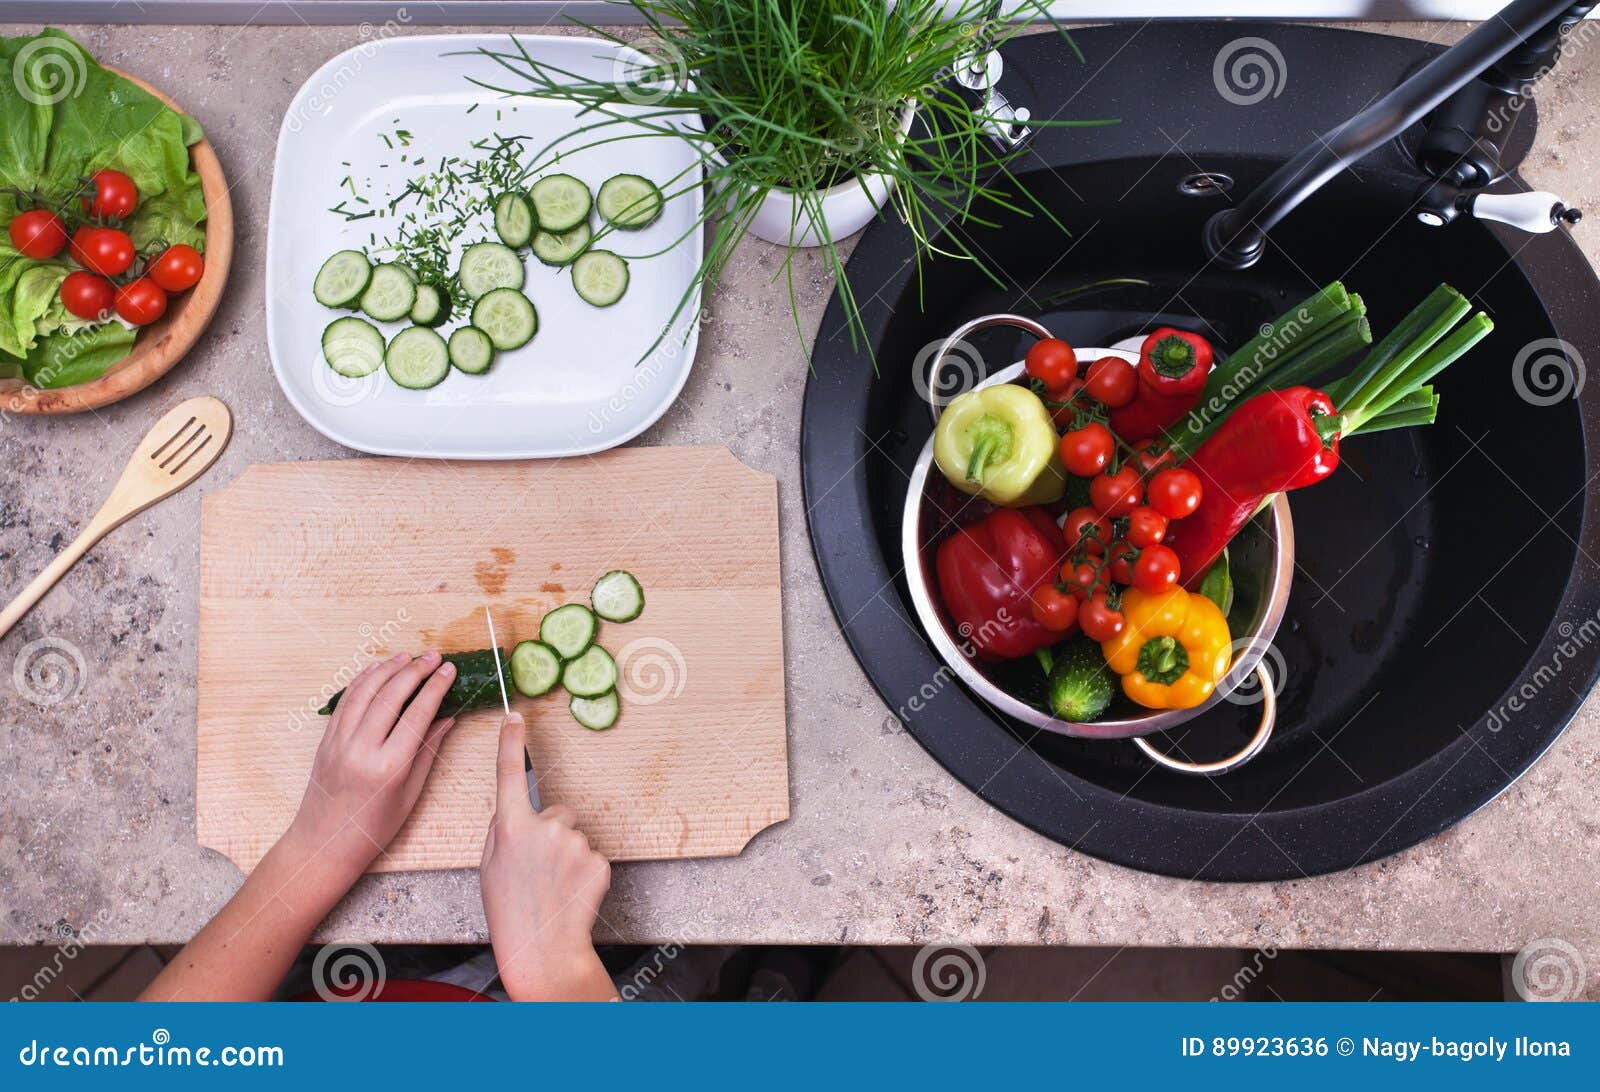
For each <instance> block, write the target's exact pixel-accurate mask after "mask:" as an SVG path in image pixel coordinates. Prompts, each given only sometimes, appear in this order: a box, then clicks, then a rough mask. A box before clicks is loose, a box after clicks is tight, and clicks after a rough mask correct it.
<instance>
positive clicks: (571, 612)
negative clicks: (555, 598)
mask: <svg viewBox="0 0 1600 1092" xmlns="http://www.w3.org/2000/svg"><path fill="white" fill-rule="evenodd" d="M599 628H600V623H599V622H597V621H595V617H594V612H593V611H591V610H590V609H589V608H588V607H586V606H584V605H583V604H581V603H568V604H567V605H566V606H564V607H557V608H556V609H555V610H553V611H551V612H550V613H549V614H547V615H545V616H544V618H543V620H541V621H540V622H539V640H541V641H543V642H544V643H545V644H547V645H549V646H550V647H551V648H553V649H555V650H556V655H558V656H560V657H561V658H562V659H563V660H575V659H577V658H578V657H579V656H581V655H582V654H583V652H584V650H585V649H587V648H588V647H589V646H590V645H592V644H594V635H595V632H596V631H597V630H599Z"/></svg>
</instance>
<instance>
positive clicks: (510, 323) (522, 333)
mask: <svg viewBox="0 0 1600 1092" xmlns="http://www.w3.org/2000/svg"><path fill="white" fill-rule="evenodd" d="M472 325H474V326H476V327H477V328H478V329H480V330H482V331H483V332H484V333H486V334H488V335H489V341H490V343H492V344H493V345H494V347H495V348H496V349H520V348H522V347H523V346H524V345H526V344H527V343H528V342H530V341H532V340H533V335H534V334H535V333H537V332H538V329H539V312H538V311H535V310H534V308H533V301H532V300H530V299H528V297H527V296H524V295H523V294H522V293H521V292H518V291H517V290H516V289H513V288H496V289H495V290H494V291H493V292H489V293H487V294H486V295H485V296H484V297H483V298H482V299H480V300H479V301H478V302H477V303H475V304H473V305H472Z"/></svg>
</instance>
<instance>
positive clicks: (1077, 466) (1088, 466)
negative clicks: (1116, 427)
mask: <svg viewBox="0 0 1600 1092" xmlns="http://www.w3.org/2000/svg"><path fill="white" fill-rule="evenodd" d="M1116 453H1117V438H1116V437H1115V436H1113V435H1111V430H1110V429H1108V428H1106V426H1104V425H1102V424H1101V423H1100V422H1099V421H1090V422H1089V423H1088V424H1087V425H1084V426H1083V427H1082V428H1075V429H1072V430H1071V431H1070V432H1067V433H1065V434H1064V435H1063V436H1062V437H1061V462H1062V464H1063V465H1064V466H1065V467H1066V468H1067V470H1068V471H1069V472H1071V473H1073V474H1076V475H1077V476H1078V477H1080V478H1092V477H1094V476H1095V475H1096V474H1098V473H1100V472H1101V471H1102V470H1104V469H1105V468H1106V464H1107V463H1109V462H1110V461H1111V456H1113V455H1115V454H1116Z"/></svg>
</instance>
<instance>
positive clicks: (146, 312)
mask: <svg viewBox="0 0 1600 1092" xmlns="http://www.w3.org/2000/svg"><path fill="white" fill-rule="evenodd" d="M166 313H167V294H166V293H165V292H163V291H161V286H160V285H158V284H156V282H155V281H153V280H151V279H150V278H149V277H140V278H138V279H137V280H132V281H129V282H128V283H127V284H125V285H123V286H122V287H121V288H119V289H117V315H118V316H119V317H121V318H122V320H123V321H124V322H127V323H129V324H130V325H133V326H149V325H150V324H151V323H152V322H154V321H155V320H156V319H158V318H160V317H161V316H162V315H164V314H166Z"/></svg>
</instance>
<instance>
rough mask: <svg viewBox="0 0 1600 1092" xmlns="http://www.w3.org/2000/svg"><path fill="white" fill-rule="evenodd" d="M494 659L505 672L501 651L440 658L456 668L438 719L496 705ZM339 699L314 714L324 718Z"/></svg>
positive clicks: (505, 660) (504, 656) (497, 682)
mask: <svg viewBox="0 0 1600 1092" xmlns="http://www.w3.org/2000/svg"><path fill="white" fill-rule="evenodd" d="M496 655H498V656H499V657H500V667H501V669H502V670H505V671H509V670H510V668H509V666H508V665H509V664H510V662H511V657H510V655H509V654H508V653H507V652H506V651H505V650H504V649H497V648H480V649H474V650H473V651H471V652H447V653H445V654H444V656H443V657H442V659H444V660H445V661H446V662H447V663H452V664H455V665H456V681H455V682H453V683H451V684H450V689H449V690H446V691H445V693H444V701H442V702H440V703H439V716H440V717H441V718H443V717H453V716H455V715H456V714H458V713H465V712H468V711H469V710H472V709H487V708H488V707H489V706H491V705H499V704H500V679H499V676H498V675H496V673H495V662H494V661H495V656H496ZM342 697H344V691H343V690H340V691H339V692H338V693H337V694H335V695H334V696H333V697H331V698H329V699H328V704H326V705H324V706H323V707H322V708H321V709H318V710H317V712H318V713H319V714H321V715H322V716H328V715H329V714H330V713H332V712H333V711H334V710H335V709H337V708H339V699H340V698H342ZM406 700H407V701H410V700H411V699H409V698H407V699H406Z"/></svg>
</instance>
